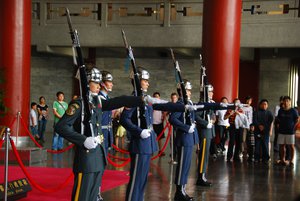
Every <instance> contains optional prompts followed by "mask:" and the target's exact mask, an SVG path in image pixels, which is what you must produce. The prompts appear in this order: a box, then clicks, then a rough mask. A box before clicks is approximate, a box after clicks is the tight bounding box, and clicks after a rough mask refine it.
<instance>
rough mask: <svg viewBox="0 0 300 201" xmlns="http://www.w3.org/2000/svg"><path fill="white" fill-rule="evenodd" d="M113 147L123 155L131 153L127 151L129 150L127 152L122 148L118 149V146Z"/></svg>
mask: <svg viewBox="0 0 300 201" xmlns="http://www.w3.org/2000/svg"><path fill="white" fill-rule="evenodd" d="M112 147H113V148H114V149H115V150H117V151H119V152H121V153H123V154H129V151H127V150H125V149H121V148H119V147H117V146H116V145H114V144H112Z"/></svg>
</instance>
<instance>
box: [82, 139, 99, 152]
mask: <svg viewBox="0 0 300 201" xmlns="http://www.w3.org/2000/svg"><path fill="white" fill-rule="evenodd" d="M83 145H84V147H85V148H87V149H95V148H96V147H97V145H98V143H97V139H96V138H95V137H87V138H86V139H85V141H84V143H83Z"/></svg>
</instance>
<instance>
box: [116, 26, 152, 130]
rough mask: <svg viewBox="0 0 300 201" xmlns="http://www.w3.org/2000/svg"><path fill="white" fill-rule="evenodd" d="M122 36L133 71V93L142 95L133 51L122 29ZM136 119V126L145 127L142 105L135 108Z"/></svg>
mask: <svg viewBox="0 0 300 201" xmlns="http://www.w3.org/2000/svg"><path fill="white" fill-rule="evenodd" d="M122 37H123V42H124V45H125V48H126V51H127V56H128V57H129V59H130V62H131V66H132V71H133V88H134V95H135V96H143V95H144V94H143V91H142V87H141V82H140V78H139V73H138V71H137V67H136V64H135V59H134V56H133V51H132V48H131V46H130V45H128V43H127V38H126V35H125V31H124V30H123V29H122ZM137 120H138V126H139V127H140V128H146V127H147V126H146V125H147V124H146V119H145V110H144V108H143V107H138V108H137Z"/></svg>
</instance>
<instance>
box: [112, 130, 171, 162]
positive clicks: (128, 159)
mask: <svg viewBox="0 0 300 201" xmlns="http://www.w3.org/2000/svg"><path fill="white" fill-rule="evenodd" d="M168 128H169V129H168V130H169V131H168V136H167V139H166V141H165V143H164V146H163V148H162V150H161V152H159V153H158V154H157V155H156V156H153V157H152V158H151V160H155V159H157V158H158V157H160V156H161V154H162V153H163V152H164V151H165V150H166V148H167V145H168V142H169V140H170V137H171V134H172V126H171V125H170V124H168ZM110 158H113V159H116V160H121V161H125V162H124V163H123V164H125V165H126V164H127V163H128V162H129V161H130V160H131V159H130V158H123V157H118V156H113V155H111V154H108V157H107V159H108V162H110V164H112V165H113V166H115V167H123V166H125V165H123V164H121V165H119V164H117V163H114V162H113V161H112V160H111V159H110Z"/></svg>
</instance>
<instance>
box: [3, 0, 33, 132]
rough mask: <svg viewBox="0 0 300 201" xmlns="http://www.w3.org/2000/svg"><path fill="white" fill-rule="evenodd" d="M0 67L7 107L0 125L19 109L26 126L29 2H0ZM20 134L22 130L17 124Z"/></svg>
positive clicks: (27, 109)
mask: <svg viewBox="0 0 300 201" xmlns="http://www.w3.org/2000/svg"><path fill="white" fill-rule="evenodd" d="M0 12H1V18H0V27H1V31H0V48H1V49H0V50H1V52H0V70H1V72H2V74H3V75H2V78H1V79H4V83H2V84H1V91H2V92H3V93H4V104H5V107H6V108H7V113H6V115H5V117H4V118H3V117H1V119H0V125H5V126H10V125H9V124H10V123H11V122H12V121H13V119H14V118H16V115H17V113H18V112H20V113H21V116H22V118H23V120H24V122H25V123H26V125H28V124H29V123H28V122H29V117H28V116H29V108H30V56H31V54H30V53H31V52H30V51H31V1H30V0H2V1H0ZM20 125H21V126H20V128H21V129H20V132H19V135H20V136H25V135H26V133H25V130H24V129H23V126H22V124H20ZM12 135H16V123H15V124H14V126H13V127H12Z"/></svg>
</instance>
